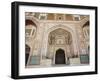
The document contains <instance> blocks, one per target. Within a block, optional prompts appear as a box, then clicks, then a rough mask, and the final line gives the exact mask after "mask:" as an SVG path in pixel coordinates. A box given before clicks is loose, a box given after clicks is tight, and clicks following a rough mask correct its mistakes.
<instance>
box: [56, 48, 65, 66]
mask: <svg viewBox="0 0 100 81" xmlns="http://www.w3.org/2000/svg"><path fill="white" fill-rule="evenodd" d="M55 64H66V60H65V52H64V50H63V49H58V50H57V51H56V55H55Z"/></svg>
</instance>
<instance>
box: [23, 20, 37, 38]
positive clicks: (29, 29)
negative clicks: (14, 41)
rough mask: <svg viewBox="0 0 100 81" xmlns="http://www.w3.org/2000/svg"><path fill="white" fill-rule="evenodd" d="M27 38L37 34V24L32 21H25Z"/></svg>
mask: <svg viewBox="0 0 100 81" xmlns="http://www.w3.org/2000/svg"><path fill="white" fill-rule="evenodd" d="M25 26H26V28H25V36H26V37H30V36H33V37H34V36H35V33H36V28H37V26H36V24H35V23H34V22H33V21H32V20H25Z"/></svg>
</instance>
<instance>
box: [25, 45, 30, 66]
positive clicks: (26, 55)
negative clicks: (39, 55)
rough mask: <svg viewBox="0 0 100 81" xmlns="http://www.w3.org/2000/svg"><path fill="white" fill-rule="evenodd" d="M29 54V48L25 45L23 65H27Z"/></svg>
mask: <svg viewBox="0 0 100 81" xmlns="http://www.w3.org/2000/svg"><path fill="white" fill-rule="evenodd" d="M29 54H30V47H29V46H28V45H27V44H26V45H25V65H27V61H28V58H29Z"/></svg>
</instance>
